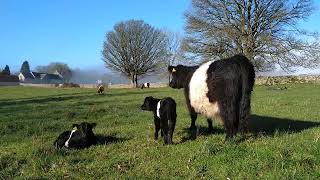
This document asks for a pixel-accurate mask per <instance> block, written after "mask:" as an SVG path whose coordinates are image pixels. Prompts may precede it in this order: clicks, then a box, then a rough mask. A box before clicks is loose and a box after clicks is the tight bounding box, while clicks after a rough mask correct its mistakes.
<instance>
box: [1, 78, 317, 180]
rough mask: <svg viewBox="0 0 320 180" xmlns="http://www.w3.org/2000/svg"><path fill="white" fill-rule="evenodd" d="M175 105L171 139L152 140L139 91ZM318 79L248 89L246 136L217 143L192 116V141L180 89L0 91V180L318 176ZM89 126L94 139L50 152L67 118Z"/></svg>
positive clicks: (220, 137) (219, 138) (220, 133)
mask: <svg viewBox="0 0 320 180" xmlns="http://www.w3.org/2000/svg"><path fill="white" fill-rule="evenodd" d="M150 95H152V96H155V97H165V96H171V97H173V98H174V99H175V100H176V101H177V112H178V118H177V125H176V130H175V133H174V143H175V144H174V145H170V146H164V145H163V140H162V139H161V140H159V141H158V142H156V141H154V140H153V131H154V127H153V115H152V114H151V112H144V111H141V110H140V109H139V107H140V105H141V104H142V103H143V100H144V97H146V96H150ZM319 110H320V85H311V84H310V85H291V86H289V88H288V89H287V90H275V89H272V88H267V87H264V86H257V87H255V89H254V93H253V97H252V116H251V120H250V129H251V133H250V134H249V137H248V138H246V140H244V141H241V142H225V132H224V130H223V127H222V126H221V123H220V122H219V121H216V122H215V123H214V126H215V132H216V133H213V134H208V133H207V131H206V130H207V124H206V120H205V118H204V117H202V116H200V117H199V118H198V120H197V125H198V127H199V129H200V132H199V134H198V136H197V138H196V139H195V136H194V134H193V133H192V132H190V131H189V130H188V127H189V126H190V118H189V116H188V112H187V108H186V104H185V101H184V96H183V92H182V90H174V89H169V88H159V89H144V90H141V89H111V90H108V91H107V93H106V94H105V95H97V94H96V92H95V90H94V89H55V88H52V89H49V88H34V87H1V88H0V179H11V178H17V177H18V178H21V179H25V178H26V179H34V178H36V179H38V178H39V179H43V178H44V179H52V178H54V179H61V178H71V179H79V178H82V179H84V178H89V179H99V178H104V179H105V177H108V178H111V179H114V178H126V177H129V178H139V179H140V178H152V179H153V178H161V179H169V178H170V179H171V178H181V179H182V178H183V179H184V178H188V179H190V178H191V179H193V178H207V179H227V178H230V179H319V178H320V126H319V125H320V111H319ZM82 121H88V122H96V123H97V127H96V128H95V129H94V132H95V134H97V135H98V136H99V139H100V144H99V145H96V146H92V147H91V148H88V149H84V150H60V151H56V150H55V149H54V147H53V146H52V143H53V141H54V140H55V139H56V138H57V136H58V135H59V134H60V133H61V132H63V131H65V130H70V129H71V125H72V124H73V123H77V122H82Z"/></svg>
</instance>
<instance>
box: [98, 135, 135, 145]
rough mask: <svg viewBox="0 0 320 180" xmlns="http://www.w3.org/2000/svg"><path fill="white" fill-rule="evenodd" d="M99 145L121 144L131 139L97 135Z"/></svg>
mask: <svg viewBox="0 0 320 180" xmlns="http://www.w3.org/2000/svg"><path fill="white" fill-rule="evenodd" d="M96 137H97V145H107V144H113V143H121V142H124V141H128V140H130V139H129V138H122V137H116V134H113V135H110V136H104V135H101V134H98V135H96Z"/></svg>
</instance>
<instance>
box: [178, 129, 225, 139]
mask: <svg viewBox="0 0 320 180" xmlns="http://www.w3.org/2000/svg"><path fill="white" fill-rule="evenodd" d="M183 132H184V133H186V134H187V135H186V136H184V137H182V139H181V141H180V143H183V142H186V141H189V140H195V139H196V138H197V137H198V136H209V135H213V134H223V133H224V132H225V131H224V129H222V128H217V127H214V128H213V130H212V131H209V130H208V127H204V126H197V129H190V128H184V129H183Z"/></svg>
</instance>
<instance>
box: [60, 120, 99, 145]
mask: <svg viewBox="0 0 320 180" xmlns="http://www.w3.org/2000/svg"><path fill="white" fill-rule="evenodd" d="M95 126H96V123H87V122H83V123H81V124H73V125H72V127H73V130H72V131H71V133H70V134H68V139H67V140H66V141H65V143H64V146H65V147H67V148H86V147H89V146H91V145H93V144H95V143H96V137H95V135H94V134H93V131H92V129H93V128H94V127H95Z"/></svg>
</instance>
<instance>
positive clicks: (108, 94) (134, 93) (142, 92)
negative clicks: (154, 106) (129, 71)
mask: <svg viewBox="0 0 320 180" xmlns="http://www.w3.org/2000/svg"><path fill="white" fill-rule="evenodd" d="M133 90H135V89H133ZM159 92H160V91H154V90H143V89H141V90H140V91H130V90H129V91H127V92H120V93H114V92H112V93H110V92H108V91H107V93H106V95H107V96H128V95H139V94H148V93H159Z"/></svg>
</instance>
